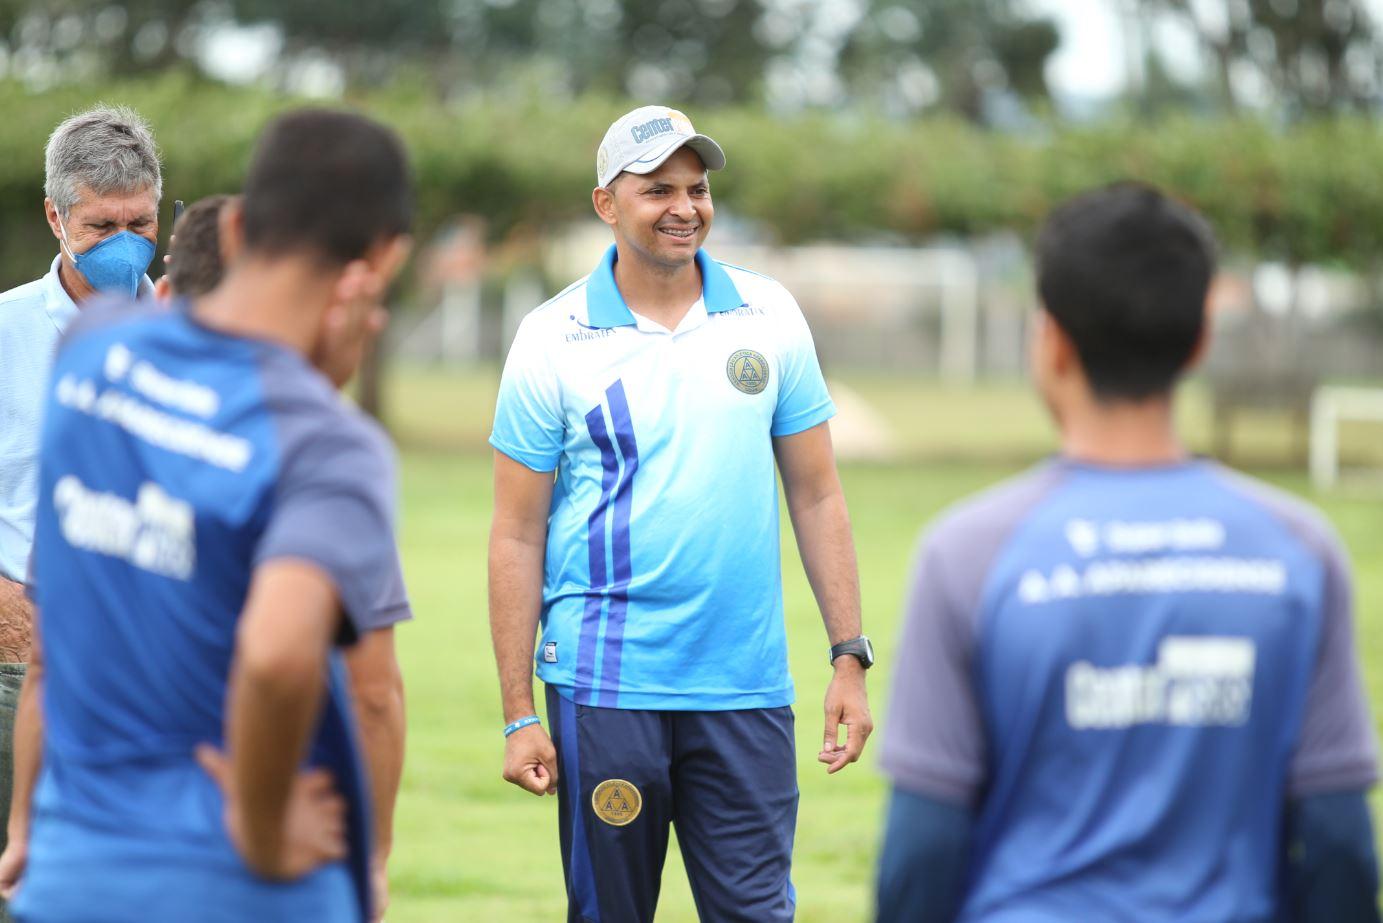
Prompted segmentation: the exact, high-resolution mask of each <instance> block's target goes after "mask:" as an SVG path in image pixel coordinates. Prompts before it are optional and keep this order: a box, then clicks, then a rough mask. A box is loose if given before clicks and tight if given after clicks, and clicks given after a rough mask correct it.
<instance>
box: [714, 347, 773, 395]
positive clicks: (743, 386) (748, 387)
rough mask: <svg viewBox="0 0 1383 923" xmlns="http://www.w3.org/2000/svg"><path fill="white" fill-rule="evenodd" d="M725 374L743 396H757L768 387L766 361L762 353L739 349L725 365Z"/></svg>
mask: <svg viewBox="0 0 1383 923" xmlns="http://www.w3.org/2000/svg"><path fill="white" fill-rule="evenodd" d="M725 374H726V375H728V376H729V377H730V384H732V385H734V386H735V387H736V388H738V389H739V390H741V391H743V392H744V393H745V394H758V393H759V392H761V391H763V389H764V388H767V387H768V360H767V359H765V358H764V357H763V354H762V353H756V352H754V350H752V349H741V350H740V351H739V352H737V353H735V354H734V355H732V356H731V357H730V361H729V362H727V363H725Z"/></svg>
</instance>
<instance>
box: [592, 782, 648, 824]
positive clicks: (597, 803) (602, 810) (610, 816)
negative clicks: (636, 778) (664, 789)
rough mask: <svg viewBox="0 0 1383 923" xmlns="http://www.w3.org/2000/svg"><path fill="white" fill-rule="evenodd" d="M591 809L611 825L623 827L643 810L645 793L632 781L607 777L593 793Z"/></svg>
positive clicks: (630, 822)
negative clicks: (640, 791)
mask: <svg viewBox="0 0 1383 923" xmlns="http://www.w3.org/2000/svg"><path fill="white" fill-rule="evenodd" d="M591 809H592V810H593V811H595V816H596V817H599V818H600V819H601V820H603V821H605V823H607V824H609V825H610V826H612V827H623V826H626V825H628V824H632V823H633V822H634V819H635V818H637V817H638V816H639V812H640V811H641V810H643V795H641V794H639V790H638V789H637V788H636V787H635V786H634V784H633V783H632V782H626V781H625V780H624V779H606V780H605V781H604V782H601V783H600V784H599V785H597V786H596V787H595V791H594V792H592V793H591Z"/></svg>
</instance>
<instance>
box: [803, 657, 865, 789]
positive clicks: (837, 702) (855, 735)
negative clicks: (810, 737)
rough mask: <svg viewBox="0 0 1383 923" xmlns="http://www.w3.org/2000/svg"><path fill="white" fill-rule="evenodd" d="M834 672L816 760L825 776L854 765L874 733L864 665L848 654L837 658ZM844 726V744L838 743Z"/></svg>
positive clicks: (828, 690)
mask: <svg viewBox="0 0 1383 923" xmlns="http://www.w3.org/2000/svg"><path fill="white" fill-rule="evenodd" d="M835 670H836V673H835V676H834V677H832V678H831V684H830V685H829V686H827V687H826V736H825V742H824V743H823V744H822V746H821V752H820V753H819V754H817V757H816V758H817V761H818V762H822V763H825V764H826V772H827V774H828V775H829V774H831V773H836V772H839V771H840V770H842V769H844V768H845V767H846V765H847V764H849V763H853V762H855V761H856V760H858V759H859V758H860V754H861V753H863V752H864V742H865V741H866V740H868V739H869V735H870V734H871V733H872V732H873V730H874V719H873V718H871V717H870V716H869V695H868V693H867V692H866V691H865V686H864V665H863V664H861V663H860V662H859V660H858V659H856V658H855V657H852V656H851V655H849V654H845V655H842V656H840V657H837V658H836V667H835ZM842 724H843V725H845V743H844V744H842V743H840V725H842Z"/></svg>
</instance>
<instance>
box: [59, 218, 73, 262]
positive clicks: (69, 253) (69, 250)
mask: <svg viewBox="0 0 1383 923" xmlns="http://www.w3.org/2000/svg"><path fill="white" fill-rule="evenodd" d="M58 230H59V231H61V232H62V241H61V244H62V246H64V247H66V248H67V257H68V259H70V260H71V261H72V265H73V266H76V265H77V254H75V253H73V252H72V242H71V241H69V240H68V239H67V228H65V227H63V223H62V214H61V213H59V214H58Z"/></svg>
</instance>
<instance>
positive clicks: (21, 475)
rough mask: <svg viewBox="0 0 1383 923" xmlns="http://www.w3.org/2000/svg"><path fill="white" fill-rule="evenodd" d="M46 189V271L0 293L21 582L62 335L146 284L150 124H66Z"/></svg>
mask: <svg viewBox="0 0 1383 923" xmlns="http://www.w3.org/2000/svg"><path fill="white" fill-rule="evenodd" d="M44 191H45V192H46V193H47V197H46V199H45V201H44V206H45V211H46V213H47V216H48V225H49V228H50V229H51V230H52V232H53V236H54V238H56V243H57V246H58V249H59V253H58V255H57V256H55V257H54V259H53V263H52V266H51V267H50V269H49V271H48V274H47V275H45V276H43V277H42V278H41V279H37V280H35V281H33V282H29V283H27V284H25V285H21V286H19V287H18V288H14V289H11V290H10V291H8V292H5V293H4V294H0V578H4V579H5V580H7V581H10V582H11V583H22V582H23V580H24V578H25V571H26V567H27V563H28V558H29V549H30V546H31V545H32V543H33V531H34V509H35V500H36V498H35V495H34V491H35V490H36V485H37V479H36V475H37V466H38V429H39V410H40V407H41V405H42V401H43V392H44V386H45V385H46V383H47V380H48V367H49V364H50V363H51V361H52V358H53V352H54V350H55V349H56V347H57V342H58V338H59V337H60V336H61V335H62V332H63V330H65V329H66V327H67V325H68V323H69V322H70V321H71V320H72V318H73V317H75V316H76V314H77V311H78V305H80V304H81V303H82V302H83V301H85V300H86V299H87V298H89V297H90V296H91V295H93V294H95V293H96V292H97V291H123V292H125V293H126V294H136V293H140V292H147V291H148V290H149V288H150V286H149V280H148V278H147V277H146V276H145V275H144V272H145V270H146V269H147V268H148V266H149V263H150V261H151V260H152V259H153V256H154V248H155V242H156V241H157V238H158V203H159V197H160V194H161V193H162V178H161V175H160V170H159V163H158V152H157V149H156V148H155V146H154V141H153V138H152V136H151V135H150V133H149V129H148V127H147V126H146V125H145V124H144V122H143V120H142V119H140V117H139V116H138V115H136V114H135V113H134V112H131V111H130V110H128V109H110V108H104V107H102V108H97V109H92V110H90V111H88V112H84V113H82V114H80V115H76V116H73V117H72V118H70V119H68V120H67V121H65V122H63V123H62V124H61V125H59V126H58V128H57V129H56V130H55V131H54V132H53V135H52V137H51V138H50V139H49V141H48V148H47V156H46V182H45V190H44ZM4 595H5V594H4V593H3V592H0V599H3V597H4ZM3 616H4V612H3V603H2V602H0V663H3V662H4V661H6V660H13V659H20V660H22V659H23V658H22V657H20V658H14V657H7V656H6V654H7V651H6V650H5V648H6V647H8V646H11V645H8V644H7V643H6V640H5V638H4V635H5V632H4V630H3V627H4V626H3V621H4V618H3Z"/></svg>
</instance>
